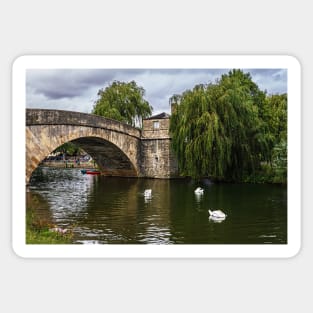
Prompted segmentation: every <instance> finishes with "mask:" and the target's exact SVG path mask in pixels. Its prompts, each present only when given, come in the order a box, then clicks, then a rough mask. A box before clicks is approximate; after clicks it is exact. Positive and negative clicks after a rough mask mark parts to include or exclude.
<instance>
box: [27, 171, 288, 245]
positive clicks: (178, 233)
mask: <svg viewBox="0 0 313 313" xmlns="http://www.w3.org/2000/svg"><path fill="white" fill-rule="evenodd" d="M196 187H197V186H195V185H194V184H193V182H192V181H186V180H157V179H127V178H108V177H102V176H94V175H93V176H89V175H83V174H82V173H81V172H80V171H79V170H78V169H52V168H41V169H40V170H39V171H38V173H37V174H36V173H35V174H34V177H33V179H32V182H31V185H30V187H29V192H28V193H27V206H32V205H33V204H32V203H31V201H30V199H31V198H33V197H34V196H35V197H37V198H38V199H39V200H37V201H38V203H39V204H40V205H38V206H37V207H38V210H39V211H40V212H41V213H40V214H45V215H46V216H47V217H48V218H49V219H51V220H52V221H53V223H54V224H56V225H57V226H60V227H68V228H72V229H73V232H74V239H75V242H76V243H83V244H104V243H115V244H121V243H131V244H140V243H142V244H174V243H175V244H178V243H179V244H191V243H197V244H203V243H211V244H214V243H227V244H229V243H241V244H245V243H286V241H287V193H286V189H285V188H280V187H277V186H265V185H231V184H230V185H214V184H211V183H207V184H203V190H204V192H203V194H199V195H197V194H195V193H194V190H195V188H196ZM147 189H151V191H152V192H151V194H150V195H147V194H146V195H145V190H147ZM210 208H214V209H219V208H225V212H227V218H226V219H225V220H223V221H214V220H211V219H210V217H209V214H208V210H209V209H210Z"/></svg>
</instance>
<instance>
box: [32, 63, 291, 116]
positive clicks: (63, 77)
mask: <svg viewBox="0 0 313 313" xmlns="http://www.w3.org/2000/svg"><path fill="white" fill-rule="evenodd" d="M229 70H230V69H138V70H137V69H29V70H27V73H26V107H27V108H41V109H57V110H68V111H77V112H84V113H91V111H92V109H93V106H94V103H95V101H96V100H97V93H98V91H99V90H100V89H104V88H105V87H107V86H109V85H110V84H111V83H112V82H113V81H114V80H118V81H123V82H130V81H132V80H134V81H135V82H136V83H137V85H138V86H140V87H143V88H144V89H145V96H144V98H145V99H146V100H147V101H148V102H149V104H150V105H151V106H152V107H153V112H152V113H153V114H159V113H161V112H166V113H170V106H169V98H170V97H171V96H172V95H174V94H181V93H182V92H184V91H186V90H188V89H192V88H193V87H194V86H195V85H197V84H207V83H214V82H215V81H216V79H219V78H220V77H221V75H222V74H225V73H228V72H229ZM242 70H243V71H244V72H249V73H250V74H251V77H252V80H253V81H254V82H255V83H256V84H257V85H258V86H259V88H260V89H261V90H263V91H265V90H266V91H267V94H280V93H286V92H287V70H286V69H242Z"/></svg>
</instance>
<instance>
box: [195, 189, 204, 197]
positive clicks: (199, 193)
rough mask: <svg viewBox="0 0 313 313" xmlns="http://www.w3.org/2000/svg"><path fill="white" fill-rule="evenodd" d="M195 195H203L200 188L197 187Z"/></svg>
mask: <svg viewBox="0 0 313 313" xmlns="http://www.w3.org/2000/svg"><path fill="white" fill-rule="evenodd" d="M195 194H197V195H202V194H203V189H202V188H201V187H198V188H197V189H196V190H195Z"/></svg>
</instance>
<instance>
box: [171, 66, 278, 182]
mask: <svg viewBox="0 0 313 313" xmlns="http://www.w3.org/2000/svg"><path fill="white" fill-rule="evenodd" d="M272 101H274V99H273V100H272ZM170 102H171V103H172V105H174V107H175V110H174V112H173V114H172V118H171V124H170V130H171V134H172V143H173V148H174V151H175V152H176V154H177V157H178V163H179V168H180V171H181V173H182V174H183V175H188V176H189V175H190V176H192V177H194V178H198V177H202V176H209V177H213V178H215V179H221V180H237V181H238V180H242V179H243V177H244V176H249V175H254V173H255V172H256V171H257V170H259V169H260V167H261V162H262V161H263V162H265V161H266V162H269V161H271V158H272V148H273V146H274V142H275V140H274V138H276V137H275V136H276V135H277V136H280V134H278V133H279V132H283V131H284V127H281V126H282V125H280V124H279V123H278V124H277V122H275V121H276V117H275V121H274V119H273V118H272V119H270V114H271V113H270V111H269V108H270V107H271V105H272V104H271V103H270V102H268V103H267V100H266V93H265V92H263V91H261V90H260V89H259V87H258V86H257V85H256V84H255V83H254V82H253V81H252V79H251V76H250V74H249V73H244V72H243V71H241V70H232V71H230V72H229V73H228V74H225V75H222V77H221V78H220V79H219V80H217V81H216V82H215V83H214V84H212V83H210V84H207V85H197V86H195V87H194V88H193V89H192V90H187V91H185V92H184V93H183V94H182V95H174V97H173V98H172V99H170ZM278 102H279V103H280V101H278ZM277 106H278V107H281V108H282V110H284V109H283V105H281V104H279V105H277ZM280 114H281V113H279V112H277V118H278V119H279V116H280ZM262 115H264V116H267V117H268V118H269V119H268V120H266V119H265V118H264V117H262ZM269 120H270V121H271V124H270V125H267V123H268V121H269Z"/></svg>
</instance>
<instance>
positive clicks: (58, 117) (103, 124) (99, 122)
mask: <svg viewBox="0 0 313 313" xmlns="http://www.w3.org/2000/svg"><path fill="white" fill-rule="evenodd" d="M32 125H74V126H85V127H88V126H89V127H94V128H95V127H96V128H105V129H107V130H112V131H116V132H119V133H126V134H127V135H129V136H133V137H136V138H138V139H139V138H141V131H140V130H139V129H137V128H134V127H132V126H130V125H127V124H125V123H121V122H118V121H115V120H111V119H108V118H105V117H102V116H98V115H94V114H88V113H81V112H73V111H65V110H49V109H26V126H32Z"/></svg>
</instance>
